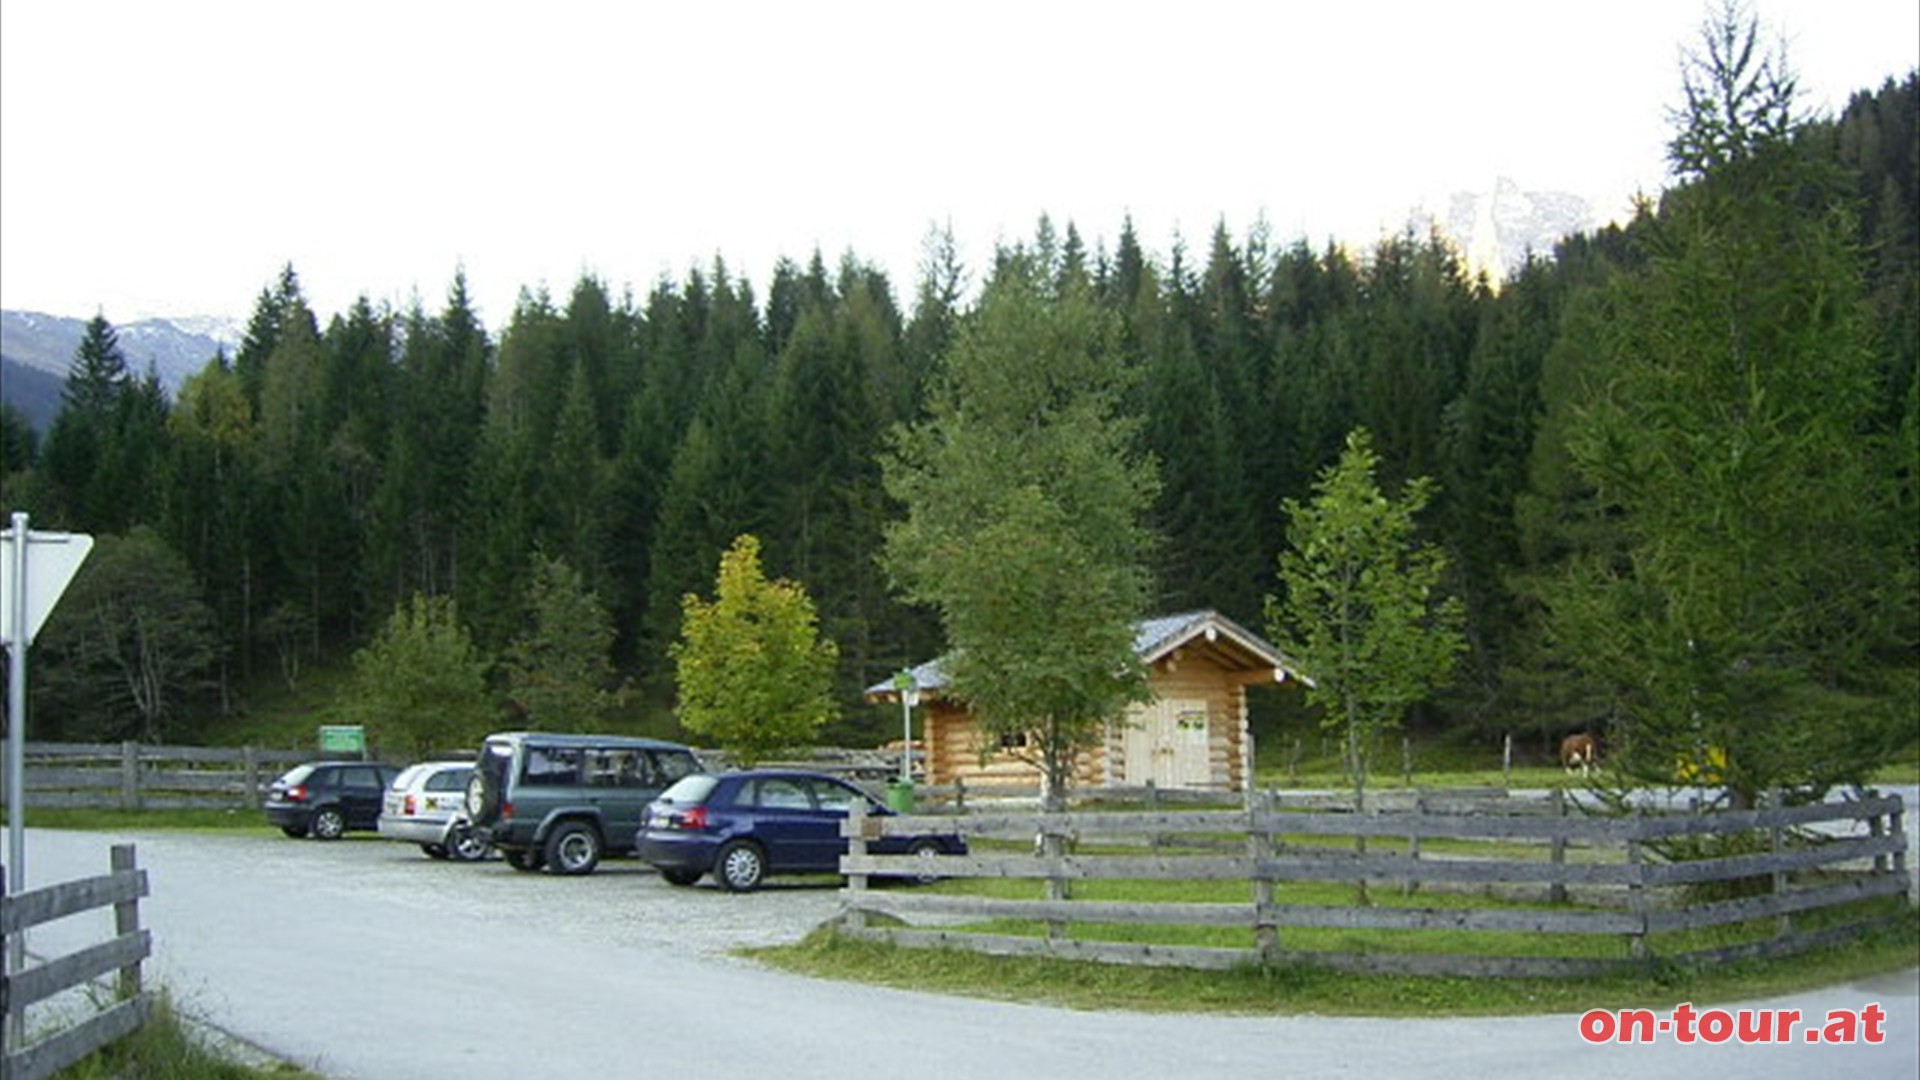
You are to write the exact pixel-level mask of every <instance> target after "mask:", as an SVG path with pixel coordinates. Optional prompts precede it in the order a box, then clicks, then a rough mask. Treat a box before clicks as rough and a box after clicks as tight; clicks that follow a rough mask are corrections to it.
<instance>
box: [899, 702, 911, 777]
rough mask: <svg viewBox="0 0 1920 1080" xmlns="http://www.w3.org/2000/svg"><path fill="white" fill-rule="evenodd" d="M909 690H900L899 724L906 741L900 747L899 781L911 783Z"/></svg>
mask: <svg viewBox="0 0 1920 1080" xmlns="http://www.w3.org/2000/svg"><path fill="white" fill-rule="evenodd" d="M910 693H911V691H907V690H902V691H900V725H901V727H902V728H904V729H905V730H906V733H907V738H906V743H905V744H904V745H903V746H901V747H900V782H901V783H902V784H911V783H913V699H912V698H911V697H910V696H908V695H909V694H910Z"/></svg>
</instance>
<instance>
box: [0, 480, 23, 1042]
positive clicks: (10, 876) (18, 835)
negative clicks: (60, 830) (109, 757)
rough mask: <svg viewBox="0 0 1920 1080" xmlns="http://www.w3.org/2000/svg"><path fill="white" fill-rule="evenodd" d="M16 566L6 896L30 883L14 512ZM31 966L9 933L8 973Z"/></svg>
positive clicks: (18, 1017)
mask: <svg viewBox="0 0 1920 1080" xmlns="http://www.w3.org/2000/svg"><path fill="white" fill-rule="evenodd" d="M12 562H13V565H11V566H9V567H7V568H6V569H5V570H4V571H0V572H4V573H8V574H11V575H13V597H12V599H13V612H12V615H13V638H12V640H11V641H9V642H8V643H7V881H6V888H7V895H8V896H16V895H18V894H19V893H20V892H21V891H23V890H24V889H25V888H26V887H27V873H26V861H27V831H26V806H27V798H26V789H27V770H26V765H25V761H26V755H27V610H28V609H27V515H26V514H25V513H24V512H21V511H15V512H14V515H13V560H12ZM26 968H27V935H26V931H25V930H24V929H22V930H17V931H15V932H14V933H11V934H8V935H7V971H8V972H9V973H12V974H16V975H17V974H19V973H20V972H22V971H25V970H26ZM25 1027H26V1014H25V1012H24V1011H23V1010H12V1011H9V1012H8V1014H7V1035H8V1043H7V1045H8V1048H9V1049H17V1048H18V1047H19V1046H20V1043H21V1040H22V1038H23V1036H24V1035H25Z"/></svg>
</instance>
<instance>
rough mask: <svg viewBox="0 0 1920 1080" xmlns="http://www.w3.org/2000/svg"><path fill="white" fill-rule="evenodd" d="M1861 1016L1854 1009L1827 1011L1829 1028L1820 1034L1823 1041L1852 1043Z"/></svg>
mask: <svg viewBox="0 0 1920 1080" xmlns="http://www.w3.org/2000/svg"><path fill="white" fill-rule="evenodd" d="M1859 1023H1860V1018H1859V1017H1858V1016H1855V1015H1854V1012H1853V1010H1852V1009H1832V1010H1829V1011H1828V1012H1827V1030H1826V1031H1825V1032H1823V1033H1821V1035H1820V1041H1821V1042H1830V1043H1850V1042H1852V1041H1853V1036H1854V1032H1855V1030H1856V1028H1857V1027H1858V1025H1859Z"/></svg>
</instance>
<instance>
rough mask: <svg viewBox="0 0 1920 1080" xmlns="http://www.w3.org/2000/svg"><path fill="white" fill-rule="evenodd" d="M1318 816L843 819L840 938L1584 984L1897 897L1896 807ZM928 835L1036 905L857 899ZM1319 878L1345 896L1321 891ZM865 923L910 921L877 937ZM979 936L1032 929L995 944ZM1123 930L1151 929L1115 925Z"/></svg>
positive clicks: (1492, 808) (961, 868)
mask: <svg viewBox="0 0 1920 1080" xmlns="http://www.w3.org/2000/svg"><path fill="white" fill-rule="evenodd" d="M1330 801H1331V800H1329V799H1327V798H1324V797H1322V798H1317V799H1315V800H1313V804H1312V805H1310V806H1308V807H1301V806H1300V805H1299V803H1298V802H1296V801H1295V800H1293V799H1289V800H1287V801H1286V803H1284V804H1283V803H1281V802H1280V801H1279V800H1277V799H1276V798H1275V797H1274V796H1271V795H1263V796H1260V797H1259V798H1258V799H1257V800H1256V805H1255V806H1254V807H1253V808H1251V809H1244V810H1239V811H1209V810H1191V811H1178V810H1176V811H1147V812H1141V811H1123V812H1112V813H1099V812H1083V813H1060V814H1046V813H1030V812H1022V813H981V814H973V815H965V816H959V817H954V816H930V815H918V816H887V817H874V816H866V815H865V814H863V813H859V812H856V814H855V816H854V817H853V818H851V819H850V820H849V821H848V822H847V824H846V826H845V829H846V835H847V836H848V837H849V845H848V847H849V851H848V854H847V855H846V856H845V857H844V858H843V859H842V861H841V870H842V872H843V873H844V874H846V875H847V887H846V889H845V891H844V894H843V896H844V899H845V907H846V914H845V917H844V918H843V920H842V922H843V925H844V926H845V927H846V930H847V932H849V933H852V934H854V935H856V936H862V937H867V938H873V939H878V940H884V941H889V942H893V943H896V944H903V945H927V946H948V947H958V948H964V949H971V950H976V951H980V952H987V953H994V954H1000V955H1043V956H1053V957H1061V958H1072V959H1084V960H1100V961H1107V962H1113V963H1123V964H1144V965H1164V966H1181V967H1202V968H1227V967H1235V966H1240V965H1247V964H1269V965H1270V964H1290V963H1298V964H1309V965H1316V966H1322V967H1331V968H1335V969H1338V970H1345V971H1356V972H1379V973H1399V974H1421V975H1428V974H1431V975H1441V974H1446V975H1494V976H1544V977H1578V976H1586V975H1592V974H1597V973H1600V972H1604V971H1608V970H1613V969H1618V968H1621V967H1625V966H1634V965H1646V964H1649V963H1652V962H1654V961H1655V960H1664V961H1671V962H1681V963H1694V964H1700V963H1717V962H1722V961H1728V960H1733V959H1739V958H1744V957H1753V956H1772V955H1780V954H1784V953H1788V952H1793V951H1797V950H1800V949H1804V948H1808V947H1811V946H1813V945H1816V944H1820V943H1824V942H1827V941H1832V940H1838V939H1840V938H1843V937H1846V936H1850V935H1853V934H1857V933H1859V932H1860V931H1862V930H1863V929H1866V928H1867V927H1868V926H1871V925H1876V924H1877V923H1878V922H1879V921H1881V919H1882V918H1883V917H1884V912H1879V909H1874V908H1873V906H1872V905H1867V906H1866V907H1867V908H1869V909H1872V910H1867V911H1864V912H1863V911H1862V910H1861V909H1859V908H1844V907H1842V905H1847V904H1850V903H1852V902H1854V901H1861V900H1868V899H1870V898H1874V897H1882V896H1893V895H1900V894H1907V893H1910V890H1911V885H1910V880H1909V877H1908V872H1907V866H1906V835H1905V830H1904V826H1903V813H1904V811H1903V807H1902V804H1901V800H1900V798H1899V797H1898V796H1897V795H1896V796H1891V797H1884V798H1883V797H1871V798H1864V799H1858V800H1851V801H1846V802H1835V803H1823V804H1819V805H1813V806H1797V807H1779V808H1769V809H1761V810H1746V811H1720V812H1710V813H1688V812H1679V813H1661V812H1650V811H1642V812H1636V813H1633V814H1630V815H1626V816H1601V815H1599V814H1597V813H1590V812H1588V811H1586V810H1583V809H1581V808H1579V807H1577V806H1575V805H1573V804H1572V803H1571V801H1570V800H1565V799H1558V798H1556V799H1550V800H1522V799H1509V800H1494V801H1492V802H1489V801H1488V800H1485V799H1479V798H1474V799H1467V800H1460V799H1457V798H1455V797H1452V796H1448V795H1444V794H1439V793H1413V794H1412V796H1411V801H1412V804H1413V805H1412V806H1411V807H1410V808H1408V809H1406V810H1401V811H1393V810H1389V811H1378V810H1375V811H1369V812H1367V813H1355V812H1352V808H1351V806H1348V807H1346V808H1345V809H1344V810H1341V809H1328V808H1326V807H1327V805H1328V803H1329V802H1330ZM927 832H944V833H951V832H959V833H961V834H963V835H965V836H967V837H968V838H969V840H970V847H971V849H972V850H971V853H970V854H969V855H966V856H941V857H939V858H938V859H937V860H936V861H935V863H934V864H933V865H934V866H935V867H937V872H938V873H939V874H940V875H942V876H943V877H946V878H977V879H1026V880H1030V881H1033V882H1035V883H1036V886H1035V887H1033V888H1032V889H1031V890H1024V891H1031V892H1033V893H1036V894H1038V893H1041V892H1043V891H1044V897H1040V898H1028V899H1005V898H1000V897H997V896H982V895H958V894H955V893H953V892H952V891H940V892H933V891H927V890H915V889H885V890H873V889H869V888H868V884H869V881H868V879H869V877H870V876H879V877H887V876H915V875H919V874H923V873H925V872H926V869H927V867H928V865H929V864H928V863H927V862H926V861H925V860H924V859H920V858H915V857H913V856H880V855H873V854H870V853H869V851H868V842H869V841H870V840H872V839H877V838H879V837H882V836H896V835H915V834H921V833H927ZM1098 880H1110V881H1129V882H1185V883H1209V882H1211V883H1231V882H1240V883H1244V886H1245V891H1244V893H1241V894H1240V895H1242V896H1244V897H1245V899H1244V900H1238V901H1232V902H1220V901H1217V900H1181V901H1177V902H1167V903H1143V902H1134V901H1113V900H1094V899H1074V898H1073V897H1072V892H1073V888H1074V886H1075V885H1076V884H1078V883H1081V882H1090V881H1098ZM1327 883H1331V884H1333V885H1334V886H1336V888H1335V889H1333V890H1331V894H1332V895H1331V896H1330V895H1329V894H1330V890H1329V889H1328V888H1327V887H1326V884H1327ZM1340 886H1345V887H1347V888H1349V889H1350V890H1351V891H1350V892H1344V891H1342V890H1341V889H1340V888H1339V887H1340ZM1158 888H1165V886H1158ZM1209 890H1210V891H1211V895H1214V896H1218V895H1222V893H1223V892H1224V893H1225V894H1227V895H1231V894H1232V893H1234V892H1237V891H1238V890H1235V889H1232V888H1231V887H1229V886H1225V885H1221V884H1214V885H1196V886H1195V887H1194V889H1190V890H1176V891H1188V892H1196V891H1197V892H1201V893H1203V895H1204V894H1206V893H1207V892H1208V891H1209ZM1363 890H1366V891H1367V892H1366V900H1367V902H1361V897H1362V893H1363ZM1290 893H1291V894H1292V895H1289V894H1290ZM1348 897H1351V899H1347V898H1348ZM1329 899H1334V900H1336V901H1338V902H1328V900H1329ZM1823 909H1839V910H1834V911H1824V910H1823ZM1816 912H1818V913H1819V914H1815V913H1816ZM1876 912H1878V913H1876ZM873 915H887V916H893V917H894V918H895V920H904V922H905V923H906V925H880V924H879V920H874V919H871V918H870V916H873ZM989 920H1009V921H1013V922H1014V923H1016V924H1018V925H1025V926H1027V927H1029V930H1028V932H1027V933H1019V932H1008V931H1007V930H1006V929H999V928H996V927H995V926H994V925H993V924H991V923H988V921H989ZM1768 920H1770V921H1768ZM929 924H932V925H929ZM982 924H987V925H986V927H985V928H983V927H982ZM1125 924H1134V925H1135V926H1136V927H1137V926H1140V925H1145V926H1151V927H1156V928H1159V929H1158V930H1148V931H1142V930H1139V929H1134V930H1130V931H1127V930H1117V929H1115V928H1116V927H1120V926H1123V925H1125ZM1736 924H1746V925H1743V926H1739V925H1736ZM1042 928H1044V930H1043V929H1042ZM1192 928H1215V929H1214V931H1212V932H1213V933H1216V934H1221V936H1224V937H1226V938H1228V939H1229V940H1232V941H1234V942H1235V943H1234V944H1231V945H1225V946H1221V945H1212V944H1209V945H1194V944H1181V943H1179V939H1181V938H1182V937H1185V938H1186V939H1188V940H1189V941H1190V940H1192V939H1193V938H1194V937H1195V936H1196V934H1197V933H1207V932H1208V931H1195V930H1194V929H1192ZM1220 928H1225V932H1224V933H1222V931H1221V929H1220ZM1461 931H1464V932H1467V933H1468V935H1469V936H1471V935H1474V934H1479V933H1489V934H1491V933H1505V934H1508V935H1513V934H1521V935H1527V937H1525V938H1523V939H1519V940H1521V941H1522V942H1523V943H1524V947H1522V948H1520V949H1517V950H1516V949H1513V948H1511V947H1508V948H1507V950H1506V951H1509V952H1512V951H1520V952H1526V953H1529V954H1531V955H1489V954H1484V953H1482V952H1480V951H1479V950H1478V949H1476V948H1474V947H1472V946H1470V945H1463V944H1462V941H1463V940H1464V939H1462V938H1459V937H1456V936H1451V935H1449V934H1443V933H1442V932H1461ZM1537 935H1564V936H1558V937H1538V936H1537ZM1115 938H1125V939H1129V940H1113V939H1115ZM1154 938H1159V939H1161V941H1166V942H1169V943H1159V942H1156V941H1154V940H1152V939H1154ZM1142 939H1145V940H1144V941H1143V940H1142ZM1514 940H1516V939H1514V938H1511V937H1509V938H1504V939H1501V944H1502V945H1509V944H1510V943H1511V942H1513V941H1514ZM1496 947H1499V946H1496Z"/></svg>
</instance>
